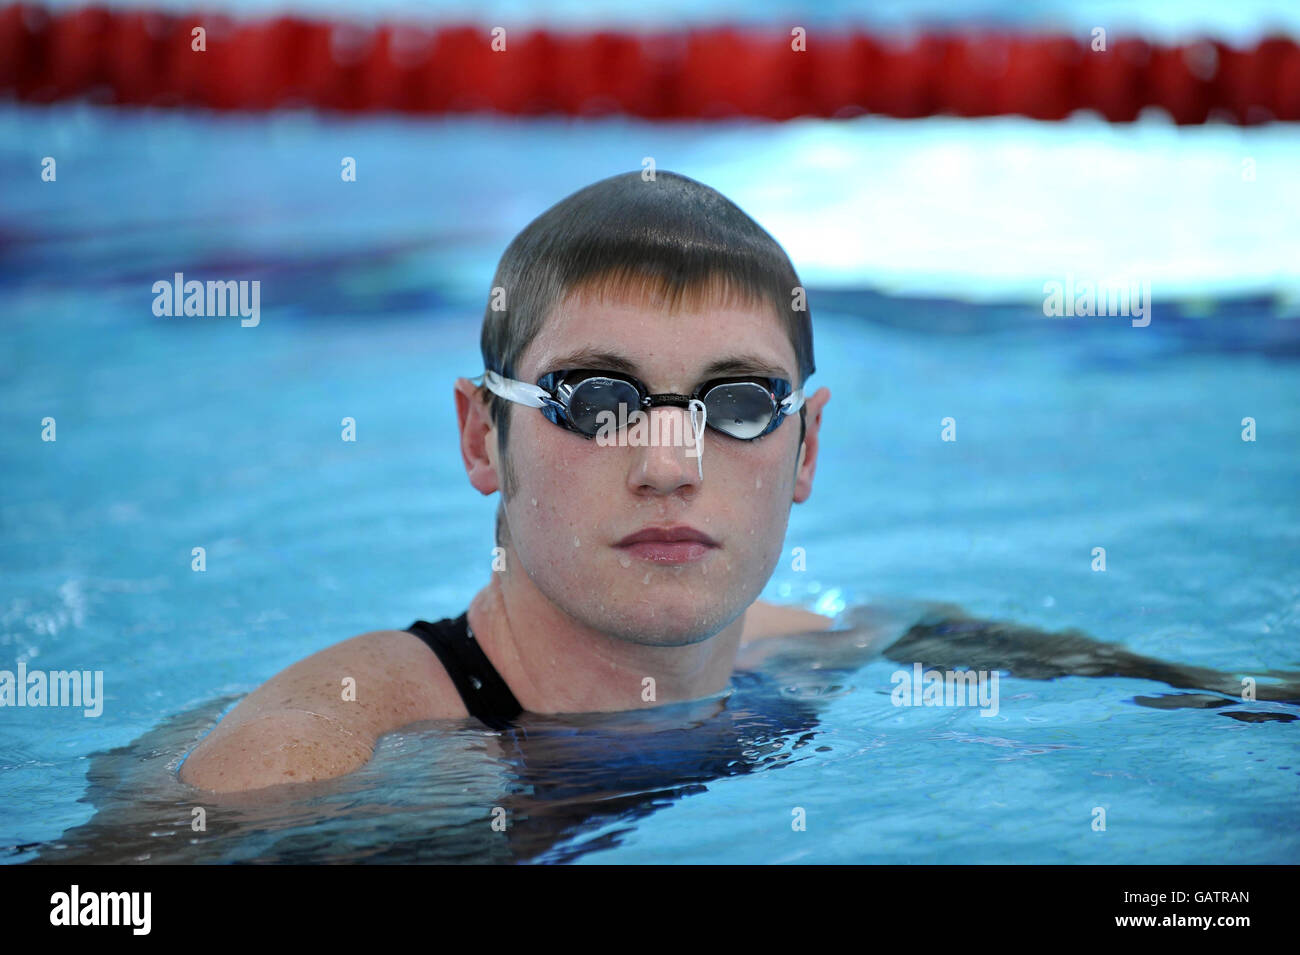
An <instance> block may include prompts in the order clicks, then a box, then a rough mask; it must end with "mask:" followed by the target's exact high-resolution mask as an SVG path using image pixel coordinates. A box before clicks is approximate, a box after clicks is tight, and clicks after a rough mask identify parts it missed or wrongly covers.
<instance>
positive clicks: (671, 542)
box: [614, 524, 719, 564]
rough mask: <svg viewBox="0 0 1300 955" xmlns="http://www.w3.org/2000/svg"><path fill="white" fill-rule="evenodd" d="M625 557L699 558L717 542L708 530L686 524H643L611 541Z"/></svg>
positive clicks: (661, 561)
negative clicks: (647, 525) (661, 525)
mask: <svg viewBox="0 0 1300 955" xmlns="http://www.w3.org/2000/svg"><path fill="white" fill-rule="evenodd" d="M614 546H615V547H616V548H618V549H619V550H621V551H623V552H624V553H625V554H627V555H628V556H629V557H635V558H638V559H639V560H649V561H654V562H655V563H659V564H687V563H691V562H692V561H697V560H703V559H704V558H705V557H706V556H707V555H708V553H709V552H710V551H712V550H715V549H716V548H717V547H718V546H719V544H718V542H717V541H715V540H714V539H713V538H712V537H710V536H709V535H708V534H705V533H704V532H703V531H699V530H696V529H695V528H694V527H690V526H688V525H686V524H673V525H670V526H668V527H643V528H641V530H639V531H637V532H636V533H635V534H629V535H628V536H627V537H624V538H623V539H622V540H621V541H619V542H618V543H617V544H615V545H614Z"/></svg>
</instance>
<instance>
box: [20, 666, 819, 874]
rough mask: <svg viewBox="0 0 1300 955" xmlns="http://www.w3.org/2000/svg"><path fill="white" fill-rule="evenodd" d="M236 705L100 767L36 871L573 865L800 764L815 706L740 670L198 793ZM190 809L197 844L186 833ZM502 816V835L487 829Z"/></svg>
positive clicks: (145, 741) (205, 712)
mask: <svg viewBox="0 0 1300 955" xmlns="http://www.w3.org/2000/svg"><path fill="white" fill-rule="evenodd" d="M232 701H233V698H224V699H220V700H215V701H213V702H212V703H210V704H207V705H204V706H201V707H198V708H196V709H193V710H190V711H188V712H185V713H181V714H179V715H177V716H175V717H173V718H171V719H169V720H167V721H166V722H164V723H163V724H162V725H160V726H158V727H157V728H156V729H154V730H152V731H150V732H149V733H147V734H145V735H144V736H142V737H140V738H139V739H137V740H136V741H135V742H134V743H132V744H131V745H129V746H125V747H120V748H117V749H114V750H110V751H107V752H104V753H99V754H97V755H96V756H94V757H93V759H92V763H91V768H90V772H89V787H88V790H87V793H86V795H85V796H84V797H83V801H86V802H90V803H91V804H92V805H94V806H95V808H96V814H95V816H94V818H93V819H91V820H90V821H89V822H88V823H86V824H85V825H82V826H78V827H77V828H75V829H71V830H69V831H68V832H66V833H64V834H63V836H62V837H61V838H60V839H59V840H58V841H57V842H56V843H52V844H48V845H45V846H41V847H40V851H39V856H38V858H37V859H36V860H35V861H39V862H54V863H65V862H96V863H129V862H149V863H178V862H290V863H292V862H300V863H306V862H356V861H370V862H391V863H398V862H527V861H551V862H554V861H571V860H573V859H575V858H578V857H579V856H581V855H582V854H584V853H587V852H591V851H594V850H597V849H605V848H609V847H610V846H612V845H617V844H618V841H619V839H620V836H621V834H622V833H623V832H625V831H627V830H628V829H630V828H631V826H632V825H633V823H634V821H635V820H637V819H639V818H641V817H643V816H645V815H647V814H649V813H652V812H655V811H656V810H658V809H660V808H663V807H664V806H667V805H669V804H670V803H672V802H674V801H675V800H678V799H681V798H682V797H683V796H687V795H689V794H691V793H695V792H700V791H702V790H703V789H704V788H705V786H706V785H707V784H708V783H709V782H710V781H711V780H714V779H718V778H720V777H724V776H738V775H743V774H746V773H752V772H758V771H761V770H767V769H774V768H778V767H780V766H783V765H786V764H787V763H789V762H791V761H794V760H797V759H799V758H800V757H799V755H798V750H800V749H801V748H802V747H804V746H805V745H806V744H807V743H808V742H809V741H810V740H811V739H812V738H813V736H814V729H815V727H816V726H817V720H816V718H815V715H814V712H813V709H812V707H811V706H809V705H808V704H807V703H805V702H802V701H800V700H797V699H792V698H790V697H789V696H787V695H786V694H783V693H782V692H781V687H780V686H779V685H777V684H775V683H774V682H773V681H772V679H771V678H770V677H765V676H763V675H760V674H758V673H753V672H745V671H738V672H737V673H736V674H735V676H734V678H733V681H732V690H731V692H730V693H729V694H727V695H726V696H725V697H714V698H710V699H707V700H702V701H697V702H692V703H685V704H675V705H671V706H664V707H659V708H656V709H654V710H648V711H642V712H635V713H617V714H591V715H587V714H583V715H578V716H566V717H563V718H560V717H548V716H539V715H533V714H525V716H524V717H523V718H521V720H520V724H519V727H518V728H516V729H513V730H510V731H508V732H505V733H495V732H491V731H488V730H484V729H481V728H479V727H478V725H477V724H476V723H474V722H473V721H468V720H463V721H462V720H456V721H437V722H429V723H423V724H415V725H413V726H411V727H408V728H406V729H404V730H403V731H401V732H398V733H393V734H390V735H389V736H386V737H385V738H384V739H382V740H381V741H380V743H379V746H378V747H377V751H376V754H375V758H374V759H373V760H372V761H371V762H370V763H368V764H367V765H366V766H365V767H363V768H362V769H360V770H358V771H357V772H355V773H352V774H350V775H348V776H344V777H341V778H339V779H335V780H327V781H323V782H319V783H307V784H300V785H293V786H289V787H276V788H275V789H274V790H263V791H262V792H260V793H252V794H244V795H230V794H227V795H218V794H212V793H199V792H198V791H197V790H193V789H191V788H190V787H188V786H185V785H183V784H181V783H180V782H179V781H178V780H177V779H176V769H177V767H178V766H179V764H180V761H181V758H182V756H183V755H184V754H185V753H186V752H188V751H189V750H190V749H191V748H192V747H193V745H194V744H195V743H196V742H197V740H198V739H199V738H200V737H201V736H202V735H203V734H204V733H205V732H207V730H208V729H209V728H210V727H211V726H212V725H213V723H214V722H216V720H217V719H218V718H219V716H220V715H221V714H222V713H223V712H224V711H225V710H226V708H227V707H229V705H230V704H231V702H232ZM196 797H201V798H196ZM196 807H202V808H203V810H204V813H205V817H206V818H205V822H206V831H204V832H196V831H194V830H193V828H192V820H193V819H194V818H195V816H194V810H195V809H196ZM500 810H504V816H503V818H504V819H506V820H508V826H507V827H506V828H505V830H504V831H496V830H494V829H493V827H492V822H493V818H494V816H496V817H502V814H501V812H500ZM589 836H591V837H592V838H588V837H589ZM29 848H31V847H29Z"/></svg>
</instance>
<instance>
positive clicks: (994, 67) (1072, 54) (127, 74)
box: [0, 4, 1300, 125]
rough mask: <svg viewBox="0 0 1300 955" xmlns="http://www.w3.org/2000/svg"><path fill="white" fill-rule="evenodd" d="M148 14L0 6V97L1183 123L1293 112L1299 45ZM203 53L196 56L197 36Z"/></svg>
mask: <svg viewBox="0 0 1300 955" xmlns="http://www.w3.org/2000/svg"><path fill="white" fill-rule="evenodd" d="M504 26H505V28H506V37H505V39H506V49H505V51H500V52H498V51H494V50H493V48H492V45H493V38H492V34H491V32H490V31H491V26H490V25H489V26H479V25H468V24H443V25H437V26H434V25H430V24H383V25H378V26H368V25H363V24H354V23H347V22H329V21H322V20H307V19H301V18H297V17H279V18H275V19H269V20H238V19H233V18H231V17H229V16H227V15H222V14H215V13H202V12H195V13H194V14H192V15H184V14H175V13H158V12H148V11H140V10H112V9H107V8H84V9H76V10H68V11H58V12H51V11H47V10H45V9H43V8H41V7H38V6H31V5H25V4H14V5H10V6H6V7H2V8H0V96H9V97H16V98H17V99H19V100H23V101H26V102H35V103H49V102H54V101H58V100H64V99H69V98H83V99H88V100H90V101H92V102H100V103H111V104H122V105H153V106H199V107H209V108H213V109H219V110H267V109H276V108H281V107H294V106H310V107H315V108H319V109H324V110H333V111H347V112H368V111H396V112H405V113H425V114H429V113H434V114H437V113H458V112H499V113H506V114H514V115H542V114H548V113H558V114H567V115H601V114H609V113H625V114H630V115H634V116H640V117H646V118H649V119H692V118H697V119H718V118H722V117H726V116H749V117H759V118H766V119H771V120H783V119H790V118H793V117H796V116H803V115H807V116H822V117H827V116H831V117H847V116H855V115H859V114H862V113H877V114H881V115H886V116H897V117H919V116H930V115H935V114H940V113H948V114H953V115H957V116H993V115H1004V114H1018V115H1023V116H1029V117H1033V118H1036V119H1045V120H1055V119H1062V118H1064V117H1066V116H1068V115H1069V114H1070V113H1072V112H1074V111H1076V110H1082V109H1090V110H1094V111H1096V112H1098V113H1100V114H1101V115H1102V116H1104V117H1105V118H1106V119H1108V120H1111V121H1113V122H1126V121H1130V120H1133V119H1135V118H1136V117H1137V116H1138V114H1139V113H1140V112H1141V110H1143V109H1144V108H1146V107H1159V108H1161V109H1164V110H1165V111H1167V112H1168V114H1169V115H1170V116H1171V117H1172V118H1173V120H1174V121H1175V122H1177V123H1180V124H1188V123H1203V122H1205V121H1207V119H1222V120H1225V121H1228V122H1234V123H1241V124H1248V125H1253V124H1257V123H1266V122H1271V121H1275V120H1300V45H1297V43H1296V42H1295V41H1294V40H1292V39H1290V38H1288V37H1268V38H1265V39H1263V40H1261V41H1260V42H1258V43H1257V44H1256V45H1254V46H1253V47H1251V48H1249V49H1235V48H1233V47H1231V46H1228V45H1227V44H1224V43H1220V42H1215V41H1212V40H1205V41H1201V42H1196V43H1188V44H1184V45H1180V46H1161V45H1158V44H1151V43H1147V42H1145V41H1143V40H1141V39H1137V38H1133V37H1113V38H1110V39H1109V40H1108V42H1107V49H1106V50H1105V51H1104V52H1095V51H1093V50H1092V49H1091V38H1090V37H1088V36H1081V37H1066V36H1059V35H1014V34H1013V35H1010V36H1008V35H1005V34H994V33H990V32H967V33H930V34H922V35H920V36H918V37H915V38H913V39H912V40H910V41H903V40H899V39H891V38H889V37H885V36H875V35H871V34H867V33H861V32H845V33H834V32H830V31H827V30H823V29H817V28H813V29H812V30H810V31H809V33H808V35H807V38H806V50H805V51H802V52H796V51H795V50H794V49H792V46H793V45H794V43H793V40H792V37H791V33H790V28H788V27H784V26H773V27H772V28H771V29H766V30H753V29H743V30H742V29H733V28H729V27H723V26H720V27H716V28H708V29H699V30H691V31H689V32H683V33H676V34H639V33H633V32H609V31H599V32H589V33H569V32H559V31H543V30H535V29H522V28H521V29H519V30H518V31H515V30H512V29H510V26H509V24H508V23H506V24H504ZM196 27H201V28H202V29H203V30H204V31H205V35H204V44H205V46H206V50H204V51H203V52H196V51H194V50H193V49H192V44H193V30H194V29H195V28H196Z"/></svg>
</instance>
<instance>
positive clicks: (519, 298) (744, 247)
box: [180, 171, 832, 791]
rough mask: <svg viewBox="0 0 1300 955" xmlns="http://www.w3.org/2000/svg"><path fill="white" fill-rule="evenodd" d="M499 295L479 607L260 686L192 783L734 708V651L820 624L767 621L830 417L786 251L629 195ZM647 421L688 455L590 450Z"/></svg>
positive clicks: (532, 237) (606, 204) (486, 439)
mask: <svg viewBox="0 0 1300 955" xmlns="http://www.w3.org/2000/svg"><path fill="white" fill-rule="evenodd" d="M492 285H493V288H494V289H500V290H502V291H501V293H499V294H498V295H496V296H494V300H493V301H492V302H490V304H489V307H488V308H487V310H486V312H485V315H484V320H483V330H482V353H483V362H484V370H483V374H482V375H480V376H477V377H476V379H475V380H473V381H471V380H470V379H468V378H462V379H460V380H458V381H457V382H456V383H455V394H454V397H455V404H456V412H457V415H458V418H459V423H460V452H461V456H462V458H463V460H464V465H465V471H466V474H467V475H468V477H469V482H470V484H471V485H472V486H473V487H474V488H475V489H476V490H477V491H479V492H480V493H482V494H496V493H499V494H500V502H499V508H498V511H497V520H496V526H497V544H498V550H497V551H496V552H495V553H496V555H497V557H496V560H494V562H493V566H494V568H495V569H494V570H493V571H492V572H491V576H490V579H489V580H488V583H487V585H486V586H485V587H484V588H483V589H482V590H480V591H479V592H478V594H477V595H476V596H475V597H474V598H473V599H472V600H471V601H470V603H469V606H468V608H467V610H466V613H464V614H462V615H461V616H459V617H458V618H456V619H449V620H443V621H438V622H436V623H432V624H429V623H424V622H418V623H417V624H415V625H413V626H412V629H411V630H409V631H408V630H377V631H373V632H370V633H364V634H361V635H359V636H356V637H353V638H351V639H349V640H345V641H343V642H341V643H338V644H336V645H334V646H331V647H329V648H327V649H324V650H322V651H320V652H318V653H316V654H315V655H313V656H311V657H308V658H307V659H305V660H302V661H300V662H299V663H296V664H294V665H293V666H290V667H289V668H287V669H286V670H284V671H283V672H281V673H279V674H278V675H276V676H274V677H272V678H271V679H270V680H269V681H268V682H267V683H265V684H264V685H263V686H261V687H260V688H259V689H257V690H256V691H254V692H253V693H251V694H249V695H248V696H247V697H246V698H245V699H244V700H242V701H241V702H240V703H239V705H238V706H237V707H236V708H235V709H234V710H232V711H231V712H230V713H229V714H227V715H226V717H225V718H224V719H223V720H222V721H221V722H220V723H219V724H218V725H217V727H216V728H215V729H214V730H213V731H212V732H211V733H209V734H208V735H207V736H206V737H205V738H204V739H203V740H202V742H201V743H200V745H199V746H198V747H197V748H196V749H195V750H194V751H193V752H192V753H191V754H190V755H189V756H188V757H187V758H186V760H185V761H184V763H183V764H182V766H181V772H180V778H181V780H182V781H183V782H186V783H189V784H191V785H194V786H197V787H200V788H203V789H208V790H216V791H233V790H246V789H254V788H260V787H264V786H271V785H276V784H282V783H292V782H301V781H308V780H317V779H323V778H328V777H332V776H337V775H341V774H343V773H347V772H350V771H352V770H355V769H356V768H358V767H359V766H361V765H363V764H364V763H366V762H367V761H368V760H369V759H370V757H371V755H372V752H373V748H374V745H375V743H376V741H377V740H378V739H379V737H380V736H382V735H383V734H385V733H389V732H392V731H394V730H397V729H400V728H401V727H403V726H406V725H409V724H411V723H414V722H418V721H421V720H429V719H445V718H457V717H461V718H464V717H470V716H473V717H474V718H477V719H479V720H480V721H481V722H482V723H483V724H484V725H487V726H492V727H499V726H505V725H509V724H510V722H511V721H512V720H513V719H514V718H516V717H517V716H518V715H519V714H520V713H521V712H523V711H528V712H533V713H576V712H610V711H618V710H630V709H640V708H645V707H647V706H651V705H663V704H667V703H672V702H677V701H684V700H692V699H698V698H701V697H706V696H710V695H713V694H717V693H719V692H721V691H723V690H724V689H726V687H727V686H728V684H729V682H730V680H731V676H732V671H733V668H734V665H735V661H736V656H737V653H738V652H739V650H740V648H741V646H742V645H743V644H747V643H750V642H753V641H756V640H762V639H764V638H765V637H770V636H775V635H784V634H791V633H796V632H801V631H810V630H824V629H826V628H828V627H829V626H830V625H831V623H832V621H831V620H830V618H828V617H824V616H821V615H818V614H814V613H810V612H807V611H804V610H800V609H797V608H790V607H779V606H775V605H770V604H766V603H763V602H761V601H759V600H757V597H758V595H759V593H760V591H761V590H762V589H763V587H764V585H765V584H766V583H767V581H768V578H769V577H770V576H771V574H772V571H773V569H774V568H775V566H776V563H777V561H778V559H779V557H780V555H781V549H782V545H783V542H784V539H785V533H786V524H787V521H788V519H789V514H790V508H791V506H792V505H793V504H795V503H800V502H803V501H806V500H807V499H808V498H809V496H810V495H811V494H812V487H813V477H814V474H815V471H816V467H817V451H818V439H819V433H820V429H821V422H822V413H823V410H824V409H825V407H826V404H827V402H828V401H829V400H830V392H829V391H828V390H827V389H826V388H819V389H817V390H816V391H812V392H808V391H807V388H808V379H809V377H810V376H811V375H812V374H813V370H814V363H813V347H812V324H811V318H810V315H809V312H808V311H807V310H806V309H805V308H804V307H803V303H802V294H801V291H802V286H801V283H800V281H799V278H798V276H797V275H796V274H795V270H794V267H793V265H792V264H791V262H790V260H789V258H788V256H787V255H786V254H785V252H784V251H783V250H782V249H781V247H780V246H779V245H778V244H777V243H776V241H775V240H773V239H772V237H771V236H769V235H768V234H767V232H765V231H764V230H763V229H762V228H761V227H760V226H759V225H758V224H757V223H755V222H754V221H753V220H752V219H751V218H750V217H749V216H748V215H746V214H745V213H744V212H743V211H741V209H740V208H738V207H737V206H736V205H734V204H733V203H732V202H730V201H729V200H728V199H726V198H725V197H723V196H722V195H721V194H720V193H718V192H716V191H715V190H713V189H711V188H709V187H707V186H705V185H703V184H701V183H698V182H696V181H694V180H691V179H688V178H685V177H683V176H679V175H675V174H673V173H668V172H662V171H661V172H659V173H658V174H657V176H656V178H655V179H654V180H653V181H645V180H643V179H642V177H641V174H640V173H639V172H635V173H629V174H626V175H620V176H615V177H613V178H610V179H606V180H603V181H601V182H597V183H595V184H593V185H591V186H588V187H586V188H584V189H582V190H580V191H578V192H576V193H574V194H573V195H571V196H569V197H568V198H567V199H564V200H563V201H561V202H560V203H558V204H557V205H555V206H553V207H552V208H550V209H549V210H547V211H546V212H544V213H542V215H540V216H539V217H538V218H537V219H535V220H534V221H533V222H532V223H531V224H529V225H528V226H527V227H525V228H524V230H523V231H522V232H521V233H520V234H519V235H518V236H517V237H516V238H515V239H514V241H513V242H511V244H510V245H509V247H508V248H507V249H506V251H505V254H504V255H503V257H502V259H501V262H500V264H499V266H498V269H497V272H496V277H495V278H494V280H493V282H492ZM502 298H504V306H505V307H504V308H501V299H502ZM494 306H495V307H494ZM637 411H641V412H643V413H644V414H645V415H647V416H648V419H649V427H650V428H651V429H652V430H655V431H656V432H657V433H673V434H680V435H683V440H681V441H677V442H672V441H669V442H664V441H653V442H641V441H634V440H629V441H623V442H618V443H613V444H612V443H611V442H608V441H597V440H596V435H597V432H598V430H599V428H600V427H601V426H606V427H607V422H608V421H609V420H610V418H609V415H602V414H601V413H602V412H608V413H610V414H611V415H613V416H614V420H622V421H624V422H626V421H627V420H628V417H629V412H632V413H634V412H637ZM620 413H621V418H620ZM633 416H634V415H633ZM674 418H676V419H677V420H673V419H674ZM449 559H453V560H458V559H461V558H459V557H458V556H457V555H449ZM348 678H351V680H353V681H355V688H356V690H355V700H352V699H345V698H344V696H345V695H346V694H345V693H344V692H343V691H342V687H343V686H344V681H345V680H346V679H348Z"/></svg>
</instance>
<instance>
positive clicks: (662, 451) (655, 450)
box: [627, 406, 703, 494]
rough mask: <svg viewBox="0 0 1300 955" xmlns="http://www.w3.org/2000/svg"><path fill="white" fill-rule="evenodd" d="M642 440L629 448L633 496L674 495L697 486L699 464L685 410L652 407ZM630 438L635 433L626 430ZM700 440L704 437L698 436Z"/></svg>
mask: <svg viewBox="0 0 1300 955" xmlns="http://www.w3.org/2000/svg"><path fill="white" fill-rule="evenodd" d="M649 415H650V417H649V420H648V421H647V423H646V426H645V429H644V430H645V441H637V442H636V444H637V446H636V447H633V448H632V449H631V453H632V463H631V465H630V466H629V467H628V475H627V481H628V487H629V488H631V490H632V492H633V493H634V494H673V493H675V492H677V491H680V490H681V489H683V488H694V487H698V486H699V484H700V476H699V471H700V465H699V462H698V460H697V455H698V453H699V451H700V450H701V449H699V448H697V447H696V446H695V436H694V432H693V431H692V430H691V420H690V417H689V415H688V414H687V411H686V409H685V408H678V407H675V406H665V407H658V408H651V409H650V412H649ZM627 435H628V437H629V439H632V438H633V437H634V436H635V435H636V431H635V430H634V429H632V428H629V429H628V431H627ZM701 440H703V436H701Z"/></svg>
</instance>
